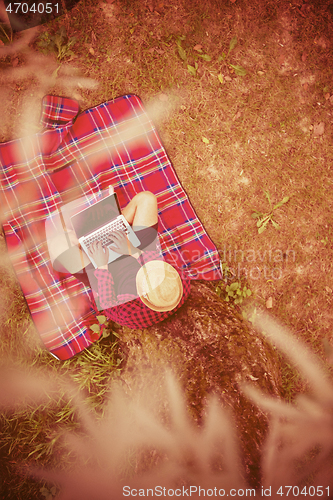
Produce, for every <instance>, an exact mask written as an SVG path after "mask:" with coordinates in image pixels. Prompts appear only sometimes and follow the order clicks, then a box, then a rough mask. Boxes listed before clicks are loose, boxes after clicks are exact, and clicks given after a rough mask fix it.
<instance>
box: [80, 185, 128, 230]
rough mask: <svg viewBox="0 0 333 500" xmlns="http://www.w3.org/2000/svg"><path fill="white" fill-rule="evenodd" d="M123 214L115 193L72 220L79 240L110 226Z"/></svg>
mask: <svg viewBox="0 0 333 500" xmlns="http://www.w3.org/2000/svg"><path fill="white" fill-rule="evenodd" d="M120 214H121V210H120V207H119V203H118V199H117V195H116V194H115V193H114V194H112V195H110V196H107V197H106V198H103V199H102V200H100V201H98V202H96V203H94V204H93V205H91V206H90V207H87V208H85V209H84V210H82V211H81V212H79V213H78V214H76V215H73V217H72V218H71V220H72V224H73V229H74V231H75V233H76V236H77V238H81V236H86V235H87V234H89V233H91V232H92V231H95V230H96V229H99V228H100V227H102V226H104V225H105V224H108V223H109V222H111V221H112V220H113V219H116V218H117V217H118V215H120Z"/></svg>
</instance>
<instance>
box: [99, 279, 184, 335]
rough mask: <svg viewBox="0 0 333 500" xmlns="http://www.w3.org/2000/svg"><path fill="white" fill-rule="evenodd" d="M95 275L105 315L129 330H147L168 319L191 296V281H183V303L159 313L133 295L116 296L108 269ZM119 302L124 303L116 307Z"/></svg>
mask: <svg viewBox="0 0 333 500" xmlns="http://www.w3.org/2000/svg"><path fill="white" fill-rule="evenodd" d="M95 275H96V276H97V279H98V292H99V298H100V301H101V302H102V303H103V304H104V307H105V310H104V314H105V315H106V316H107V317H108V318H110V319H112V321H116V322H117V323H119V324H121V325H125V326H128V327H129V328H133V329H134V330H135V329H138V328H147V327H148V326H152V325H154V324H156V323H159V322H160V321H163V320H164V319H166V318H168V317H169V316H171V314H173V313H174V312H176V311H177V309H179V308H180V307H181V306H182V305H183V304H184V302H185V300H186V299H187V297H188V296H189V294H190V280H189V279H187V280H182V281H183V296H182V298H181V301H180V302H179V304H178V305H177V307H175V308H174V309H173V310H172V311H165V312H158V311H153V310H152V309H149V307H147V306H146V305H145V304H144V303H143V302H142V300H141V299H139V298H138V297H135V295H131V294H122V295H118V300H117V299H116V298H115V296H114V290H113V288H114V283H113V280H112V276H111V273H109V271H107V270H106V269H96V271H95ZM119 301H122V302H123V303H122V304H120V305H115V304H117V303H118V302H119Z"/></svg>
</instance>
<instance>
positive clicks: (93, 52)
mask: <svg viewBox="0 0 333 500" xmlns="http://www.w3.org/2000/svg"><path fill="white" fill-rule="evenodd" d="M89 52H90V54H91V55H92V56H94V55H95V51H94V49H93V48H92V47H90V49H89Z"/></svg>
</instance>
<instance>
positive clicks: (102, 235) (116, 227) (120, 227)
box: [84, 220, 128, 248]
mask: <svg viewBox="0 0 333 500" xmlns="http://www.w3.org/2000/svg"><path fill="white" fill-rule="evenodd" d="M114 231H122V232H125V233H126V234H127V233H128V230H127V227H126V226H125V224H124V223H123V221H122V220H115V221H112V222H110V224H108V225H107V226H104V227H103V228H102V229H100V230H99V231H96V233H93V234H92V235H91V236H87V238H85V239H84V243H85V245H86V246H87V247H88V248H89V247H90V245H91V244H92V243H93V242H94V241H100V242H101V243H102V245H103V246H107V245H110V244H111V243H113V239H112V237H111V236H110V233H113V232H114Z"/></svg>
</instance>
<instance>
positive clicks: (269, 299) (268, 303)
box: [266, 297, 273, 309]
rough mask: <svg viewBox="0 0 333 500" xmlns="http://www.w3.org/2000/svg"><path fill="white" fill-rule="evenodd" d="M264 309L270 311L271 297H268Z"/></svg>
mask: <svg viewBox="0 0 333 500" xmlns="http://www.w3.org/2000/svg"><path fill="white" fill-rule="evenodd" d="M266 307H267V309H272V307H273V299H272V297H269V298H268V299H267V300H266Z"/></svg>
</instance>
